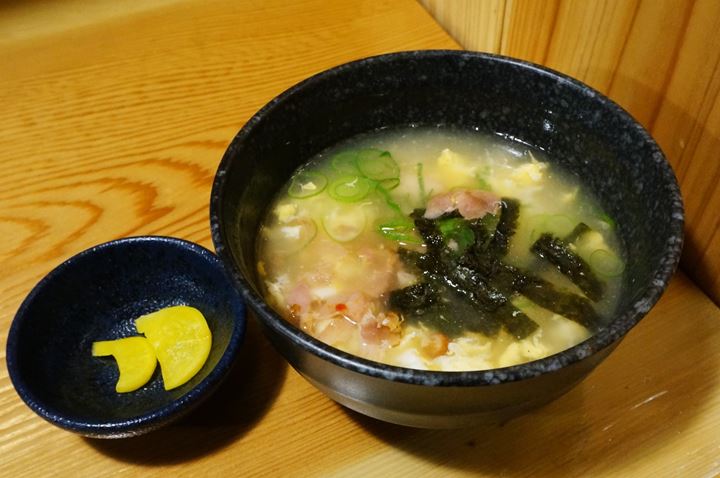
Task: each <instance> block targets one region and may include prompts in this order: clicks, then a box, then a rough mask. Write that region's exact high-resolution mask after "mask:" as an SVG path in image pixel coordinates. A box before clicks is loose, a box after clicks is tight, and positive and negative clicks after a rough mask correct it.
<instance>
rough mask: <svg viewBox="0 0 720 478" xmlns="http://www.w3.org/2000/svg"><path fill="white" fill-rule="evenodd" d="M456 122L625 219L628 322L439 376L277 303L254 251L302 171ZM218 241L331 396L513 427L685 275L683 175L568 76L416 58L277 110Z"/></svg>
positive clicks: (254, 147) (228, 188)
mask: <svg viewBox="0 0 720 478" xmlns="http://www.w3.org/2000/svg"><path fill="white" fill-rule="evenodd" d="M409 125H418V126H437V125H445V126H451V127H455V128H462V129H473V130H476V131H481V132H484V133H489V134H497V135H501V136H502V137H504V138H508V139H512V140H516V141H521V142H525V143H527V144H530V145H532V146H534V147H536V148H539V149H541V150H543V151H544V152H545V153H546V154H547V157H548V160H550V161H554V162H556V163H558V164H560V165H561V166H562V167H563V168H564V169H565V170H567V171H569V172H570V173H571V174H574V175H576V176H578V177H580V178H582V181H583V182H584V184H585V185H586V187H588V188H589V189H590V190H591V191H592V192H593V193H594V194H595V196H596V197H597V198H598V200H599V201H600V203H601V206H602V208H603V210H605V211H606V212H608V214H609V215H610V216H611V217H613V218H614V219H615V221H616V224H617V233H618V235H619V237H620V240H621V241H622V243H623V244H624V245H625V249H626V251H625V252H626V255H627V257H628V264H627V268H626V273H625V276H624V284H623V290H622V293H621V297H620V300H619V305H618V308H617V313H616V317H615V318H614V319H613V320H612V321H611V322H610V323H609V325H608V326H607V327H605V328H604V329H602V330H601V331H600V332H598V333H597V334H595V335H594V336H592V337H590V338H589V339H588V340H586V341H584V342H582V343H580V344H578V345H576V346H574V347H571V348H569V349H567V350H565V351H563V352H561V353H558V354H555V355H552V356H550V357H546V358H543V359H540V360H535V361H532V362H529V363H525V364H521V365H515V366H512V367H506V368H500V369H494V370H481V371H471V372H429V371H422V370H413V369H407V368H401V367H393V366H388V365H384V364H380V363H377V362H373V361H370V360H365V359H362V358H358V357H355V356H352V355H349V354H347V353H344V352H342V351H340V350H337V349H335V348H333V347H330V346H328V345H326V344H324V343H322V342H320V341H318V340H316V339H315V338H313V337H311V336H309V335H308V334H306V333H304V332H303V331H302V330H299V329H298V328H296V327H294V326H293V325H292V324H290V323H289V322H288V321H286V320H284V319H283V318H282V317H281V316H280V315H279V314H278V313H277V312H276V311H274V310H273V309H272V308H271V307H270V306H269V305H268V304H267V303H266V301H265V299H264V297H263V294H262V290H261V286H260V280H259V278H258V274H257V267H256V266H257V257H256V248H255V241H256V236H257V231H258V229H259V226H260V224H261V221H262V219H263V214H264V213H265V212H266V208H267V207H268V205H269V204H270V203H271V201H272V199H273V197H274V196H275V194H276V193H277V192H278V191H279V190H280V188H281V187H283V185H284V184H285V182H286V181H287V180H288V179H289V177H290V175H291V174H292V172H293V171H294V170H295V169H296V168H298V167H299V166H301V165H302V164H303V163H304V162H305V161H307V160H308V159H309V158H311V157H312V156H313V155H315V154H317V153H318V152H320V151H322V150H324V149H325V148H328V147H330V146H332V145H335V144H337V143H338V142H340V141H342V140H345V139H348V138H350V137H352V136H354V135H357V134H359V133H366V132H370V131H373V130H377V129H379V128H387V127H394V126H409ZM210 213H211V214H210V222H211V226H212V238H213V242H214V244H215V248H216V250H217V253H218V255H219V256H220V257H221V259H222V260H223V262H224V263H225V264H226V266H227V267H228V268H229V270H230V271H232V273H233V274H234V276H235V278H236V279H237V282H238V283H239V284H240V287H241V289H242V291H243V293H244V294H245V297H246V299H247V301H248V305H249V306H250V307H252V308H253V309H254V310H255V312H256V315H257V317H258V319H259V321H260V323H261V325H262V326H263V328H264V331H265V332H266V333H267V335H268V337H269V338H270V339H271V341H272V342H273V343H274V345H275V346H276V347H277V349H278V350H279V351H280V352H281V353H282V354H283V355H284V356H285V358H286V359H287V360H288V361H289V362H290V364H291V365H292V366H293V367H295V368H296V369H297V370H298V371H299V372H300V373H301V374H303V375H304V376H305V377H306V378H307V379H308V380H309V381H310V382H312V383H313V384H314V385H316V386H317V387H318V388H319V389H320V390H322V391H323V392H325V393H327V394H328V395H329V396H330V397H331V398H333V399H334V400H337V401H338V402H340V403H342V404H343V405H346V406H348V407H350V408H352V409H354V410H356V411H359V412H361V413H364V414H367V415H370V416H373V417H376V418H379V419H382V420H386V421H390V422H395V423H400V424H405V425H413V426H420V427H456V426H467V425H472V424H475V423H480V422H487V421H501V420H505V419H507V418H509V417H512V416H514V415H516V414H518V413H520V412H522V411H525V410H528V409H531V408H534V407H537V406H540V405H542V404H544V403H547V402H548V401H550V400H552V399H554V398H557V397H558V396H560V395H562V394H563V393H565V392H567V391H568V390H570V389H571V388H572V387H573V386H574V385H576V384H577V383H579V382H580V381H581V380H582V379H583V378H584V377H585V376H586V375H587V374H588V373H590V372H591V371H592V370H593V368H595V367H596V366H597V365H598V364H599V363H600V362H602V361H603V360H604V359H605V358H606V357H607V356H608V355H609V354H610V352H611V351H612V350H613V349H614V348H615V346H617V344H618V343H619V342H620V341H621V340H622V338H623V337H624V336H625V334H627V333H628V332H629V331H630V329H632V327H634V326H635V325H636V324H637V323H638V322H639V321H640V319H642V318H643V317H644V316H645V315H646V314H647V312H648V311H649V310H650V308H651V307H652V306H653V305H654V304H655V303H656V302H657V300H658V299H659V298H660V295H661V294H662V293H663V291H664V290H665V288H666V287H667V285H668V282H669V280H670V277H671V276H672V274H673V272H674V271H675V268H676V267H677V264H678V261H679V259H680V251H681V248H682V242H683V220H684V216H683V206H682V198H681V196H680V191H679V188H678V185H677V182H676V179H675V177H674V174H673V171H672V169H671V168H670V166H669V164H668V163H667V161H666V159H665V157H664V155H663V153H662V151H661V150H660V148H659V147H658V145H657V144H656V143H655V142H654V141H653V139H652V138H651V137H650V135H649V134H648V132H647V131H645V130H644V129H643V127H642V126H641V125H640V124H638V123H637V122H636V121H635V120H634V119H633V118H632V117H631V116H630V115H628V114H627V113H626V112H625V111H624V110H623V109H622V108H620V107H619V106H618V105H617V104H615V103H613V102H612V101H611V100H609V99H608V98H606V97H605V96H603V95H602V94H601V93H599V92H597V91H595V90H593V89H592V88H590V87H589V86H587V85H585V84H583V83H581V82H579V81H577V80H574V79H572V78H569V77H567V76H565V75H563V74H560V73H558V72H556V71H553V70H550V69H547V68H544V67H542V66H539V65H534V64H531V63H527V62H523V61H519V60H515V59H512V58H506V57H501V56H495V55H489V54H483V53H474V52H465V51H413V52H401V53H395V54H389V55H383V56H378V57H372V58H367V59H363V60H359V61H356V62H352V63H348V64H345V65H340V66H338V67H336V68H332V69H330V70H327V71H324V72H322V73H319V74H317V75H315V76H313V77H311V78H309V79H307V80H305V81H303V82H301V83H299V84H297V85H295V86H294V87H292V88H290V89H289V90H287V91H286V92H284V93H283V94H281V95H280V96H278V97H277V98H275V99H273V100H272V101H271V102H269V103H268V104H267V105H266V106H265V107H263V108H262V109H261V110H260V111H259V112H258V113H257V114H256V115H255V116H253V117H252V118H251V119H250V120H249V121H248V122H247V124H246V125H245V126H244V127H243V128H242V130H240V132H239V133H238V134H237V136H236V137H235V139H234V140H233V141H232V143H231V144H230V146H229V147H228V149H227V151H226V153H225V156H224V157H223V160H222V163H221V164H220V167H219V168H218V171H217V174H216V176H215V182H214V184H213V191H212V198H211V203H210Z"/></svg>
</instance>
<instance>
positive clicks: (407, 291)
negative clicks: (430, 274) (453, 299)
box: [388, 282, 440, 315]
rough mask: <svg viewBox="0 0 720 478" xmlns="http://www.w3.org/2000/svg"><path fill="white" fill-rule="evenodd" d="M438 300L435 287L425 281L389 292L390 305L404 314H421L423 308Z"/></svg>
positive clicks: (425, 308) (438, 295) (438, 296)
mask: <svg viewBox="0 0 720 478" xmlns="http://www.w3.org/2000/svg"><path fill="white" fill-rule="evenodd" d="M439 301H440V294H439V293H438V290H437V288H435V287H433V286H432V285H431V284H429V283H427V282H419V283H417V284H413V285H411V286H408V287H405V288H403V289H397V290H394V291H392V292H390V296H389V297H388V302H389V304H390V307H392V308H394V309H397V310H399V311H401V312H404V313H406V314H412V315H422V314H423V313H424V311H425V310H427V309H428V308H430V307H431V306H432V305H433V304H436V303H437V302H439Z"/></svg>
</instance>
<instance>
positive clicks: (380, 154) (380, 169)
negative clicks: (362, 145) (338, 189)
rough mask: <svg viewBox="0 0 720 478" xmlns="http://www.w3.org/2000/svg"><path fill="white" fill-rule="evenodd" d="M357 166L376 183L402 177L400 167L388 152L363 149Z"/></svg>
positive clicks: (358, 157)
mask: <svg viewBox="0 0 720 478" xmlns="http://www.w3.org/2000/svg"><path fill="white" fill-rule="evenodd" d="M357 166H358V168H359V169H360V172H361V173H362V174H364V175H365V176H366V177H368V178H370V179H374V180H375V181H382V180H383V179H395V178H398V177H399V176H400V167H399V166H398V164H397V163H396V162H395V160H394V159H393V158H392V155H391V154H390V153H389V152H388V151H381V150H379V149H374V148H370V149H362V150H360V151H358V154H357Z"/></svg>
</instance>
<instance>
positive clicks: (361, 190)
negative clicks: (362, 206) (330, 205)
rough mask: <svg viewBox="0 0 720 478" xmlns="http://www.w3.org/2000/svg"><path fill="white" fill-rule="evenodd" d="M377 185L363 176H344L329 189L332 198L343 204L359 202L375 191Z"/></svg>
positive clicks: (331, 184)
mask: <svg viewBox="0 0 720 478" xmlns="http://www.w3.org/2000/svg"><path fill="white" fill-rule="evenodd" d="M374 186H375V183H373V182H372V181H370V180H369V179H367V178H364V177H362V176H343V177H341V178H338V179H336V180H335V181H333V182H332V183H330V186H329V187H328V194H329V195H330V197H331V198H333V199H335V200H337V201H342V202H357V201H360V200H361V199H363V198H364V197H365V196H367V195H368V193H369V192H370V191H371V190H372V189H373V187H374Z"/></svg>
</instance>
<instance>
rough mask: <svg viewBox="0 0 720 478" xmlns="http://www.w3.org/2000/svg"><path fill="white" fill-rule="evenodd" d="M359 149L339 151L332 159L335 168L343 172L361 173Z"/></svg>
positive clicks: (331, 162)
mask: <svg viewBox="0 0 720 478" xmlns="http://www.w3.org/2000/svg"><path fill="white" fill-rule="evenodd" d="M357 158H358V154H357V151H343V152H342V153H338V154H336V155H335V156H333V158H332V159H331V160H330V164H331V165H332V167H333V169H335V171H337V172H339V173H343V174H355V175H357V174H360V170H359V169H358V166H357Z"/></svg>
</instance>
